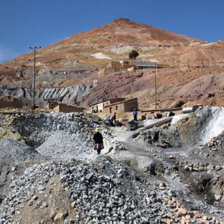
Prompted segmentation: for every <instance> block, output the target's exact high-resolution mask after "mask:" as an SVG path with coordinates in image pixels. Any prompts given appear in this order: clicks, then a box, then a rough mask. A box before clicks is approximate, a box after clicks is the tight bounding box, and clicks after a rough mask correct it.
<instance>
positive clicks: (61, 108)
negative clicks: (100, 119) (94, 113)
mask: <svg viewBox="0 0 224 224" xmlns="http://www.w3.org/2000/svg"><path fill="white" fill-rule="evenodd" d="M54 111H55V112H64V113H71V112H83V111H84V108H82V107H76V106H69V105H65V104H59V105H57V106H56V107H54Z"/></svg>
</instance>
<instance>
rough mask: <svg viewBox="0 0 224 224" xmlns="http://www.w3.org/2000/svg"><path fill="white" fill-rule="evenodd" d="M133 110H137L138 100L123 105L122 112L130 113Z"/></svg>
mask: <svg viewBox="0 0 224 224" xmlns="http://www.w3.org/2000/svg"><path fill="white" fill-rule="evenodd" d="M134 109H138V99H137V98H134V99H131V100H128V101H126V102H125V104H124V112H131V111H133V110H134Z"/></svg>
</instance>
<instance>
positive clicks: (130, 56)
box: [129, 50, 139, 59]
mask: <svg viewBox="0 0 224 224" xmlns="http://www.w3.org/2000/svg"><path fill="white" fill-rule="evenodd" d="M138 56H139V53H138V52H137V51H136V50H132V51H131V52H130V53H129V59H136V58H137V57H138Z"/></svg>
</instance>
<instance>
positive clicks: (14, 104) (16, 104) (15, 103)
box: [0, 97, 23, 108]
mask: <svg viewBox="0 0 224 224" xmlns="http://www.w3.org/2000/svg"><path fill="white" fill-rule="evenodd" d="M6 107H11V108H22V107H23V102H22V101H21V100H18V99H14V98H11V97H9V98H8V97H2V98H1V99H0V108H6Z"/></svg>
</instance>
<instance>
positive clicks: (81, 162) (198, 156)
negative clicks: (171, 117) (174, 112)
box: [0, 107, 224, 224]
mask: <svg viewBox="0 0 224 224" xmlns="http://www.w3.org/2000/svg"><path fill="white" fill-rule="evenodd" d="M214 111H215V110H213V108H210V107H208V108H204V109H200V110H198V111H196V112H195V113H193V114H190V115H187V116H184V117H182V118H181V119H179V121H178V122H176V123H174V122H173V123H171V124H165V125H163V126H161V127H157V128H152V129H147V130H141V129H140V130H136V132H135V131H134V132H133V131H127V129H126V127H112V128H109V127H106V126H104V124H103V121H102V120H101V119H99V118H97V117H95V116H90V115H85V114H80V113H70V114H63V113H52V114H46V113H20V114H10V115H7V116H4V117H3V116H2V117H1V119H0V122H1V127H2V128H3V129H4V130H5V129H8V131H9V132H10V133H14V134H17V135H18V136H21V137H20V138H14V139H13V140H12V139H6V137H7V135H4V136H1V137H2V139H0V150H1V153H0V162H1V170H0V171H1V173H0V184H1V185H0V187H1V198H0V199H1V200H0V203H1V204H0V223H22V224H23V223H25V224H26V223H64V224H67V223H100V224H101V223H105V224H106V223H119V224H120V223H167V224H168V223H222V222H223V221H224V213H223V209H222V208H223V201H224V200H223V198H224V192H223V183H224V179H223V174H224V173H223V171H224V169H223V168H224V167H223V164H222V163H223V152H222V148H223V142H224V134H223V133H221V134H220V135H219V136H217V137H214V138H211V139H209V141H208V142H207V143H205V144H202V143H201V142H200V141H199V142H198V143H197V144H195V143H196V142H195V141H192V143H193V144H191V145H190V144H187V142H188V141H185V139H184V138H183V136H184V135H183V133H191V134H193V135H198V136H202V137H203V133H204V129H203V128H202V127H201V121H202V120H204V116H205V117H208V119H207V120H206V122H207V124H209V123H210V121H211V120H212V119H213V117H214V118H215V119H217V118H216V114H212V113H214ZM186 121H187V122H186ZM196 121H197V122H196ZM206 122H205V124H204V127H206ZM197 124H198V127H197ZM96 127H100V129H101V131H102V133H103V136H104V144H105V149H104V150H103V151H102V155H101V156H98V157H97V155H96V153H95V152H94V150H93V148H92V140H91V138H92V131H93V130H94V129H95V128H96ZM186 127H188V128H189V127H191V129H189V132H187V131H186V130H185V128H186ZM210 129H211V128H210ZM134 133H137V134H134ZM133 134H134V135H133ZM17 135H16V136H17ZM131 136H134V138H132V137H131ZM188 136H190V134H189V135H188ZM8 137H10V136H8ZM192 139H193V138H192ZM199 139H202V138H201V137H200V138H199ZM145 141H146V142H145ZM165 141H166V142H167V145H165V146H164V142H165ZM146 143H147V144H146ZM168 143H169V145H168ZM31 214H32V215H31Z"/></svg>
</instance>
